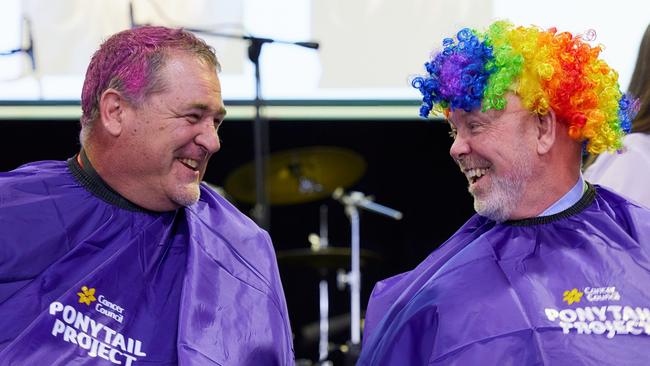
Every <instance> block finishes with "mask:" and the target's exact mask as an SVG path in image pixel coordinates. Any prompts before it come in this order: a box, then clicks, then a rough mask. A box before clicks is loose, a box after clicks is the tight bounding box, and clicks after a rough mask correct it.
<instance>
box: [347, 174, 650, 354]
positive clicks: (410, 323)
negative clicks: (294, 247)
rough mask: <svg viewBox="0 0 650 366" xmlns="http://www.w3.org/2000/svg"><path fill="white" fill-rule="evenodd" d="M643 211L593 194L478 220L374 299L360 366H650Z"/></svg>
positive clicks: (649, 228)
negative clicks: (522, 216)
mask: <svg viewBox="0 0 650 366" xmlns="http://www.w3.org/2000/svg"><path fill="white" fill-rule="evenodd" d="M649 334H650V211H649V210H647V209H645V208H642V207H640V206H638V205H636V204H633V203H630V202H628V201H627V200H625V199H624V198H622V197H620V196H618V195H617V194H615V193H613V192H611V191H609V190H607V189H604V188H602V187H598V186H595V187H594V186H589V188H588V190H587V191H586V193H585V194H584V195H583V197H582V198H581V199H580V200H579V201H578V202H577V203H576V204H575V205H574V206H573V207H571V208H569V209H567V210H566V211H563V212H561V213H558V214H555V215H552V216H546V217H538V218H532V219H527V220H521V221H512V222H506V223H503V224H496V223H495V222H494V221H490V220H488V219H486V218H484V217H481V216H479V215H475V216H473V217H472V218H471V219H470V220H469V221H468V222H467V223H466V224H465V225H464V226H463V227H461V228H460V229H459V230H458V231H457V232H456V233H455V234H454V235H453V236H452V237H451V238H450V239H449V240H448V241H447V242H445V243H444V244H443V245H442V246H441V247H440V248H439V249H437V250H436V251H434V252H433V253H432V254H431V255H430V256H429V257H428V258H427V259H425V260H424V262H422V263H421V264H420V265H419V266H418V267H416V268H415V269H414V270H412V271H410V272H406V273H403V274H400V275H397V276H395V277H392V278H389V279H386V280H384V281H382V282H379V283H378V284H377V285H376V286H375V288H374V290H373V293H372V295H371V298H370V303H369V306H368V311H367V314H366V322H365V329H364V340H363V347H362V354H361V357H360V360H359V363H358V364H359V365H410V366H416V365H463V366H465V365H527V366H528V365H571V366H576V365H650V335H649Z"/></svg>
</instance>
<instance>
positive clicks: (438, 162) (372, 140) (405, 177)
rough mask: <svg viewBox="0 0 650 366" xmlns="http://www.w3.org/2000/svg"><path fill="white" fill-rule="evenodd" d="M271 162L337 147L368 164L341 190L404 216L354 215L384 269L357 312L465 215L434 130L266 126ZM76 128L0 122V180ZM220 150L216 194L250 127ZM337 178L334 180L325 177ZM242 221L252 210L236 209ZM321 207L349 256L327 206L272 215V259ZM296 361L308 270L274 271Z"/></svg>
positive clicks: (365, 123)
mask: <svg viewBox="0 0 650 366" xmlns="http://www.w3.org/2000/svg"><path fill="white" fill-rule="evenodd" d="M269 126H270V128H269V130H270V150H271V153H273V152H275V151H281V150H286V149H294V148H302V147H309V146H323V145H325V146H338V147H344V148H348V149H351V150H354V151H356V152H357V153H358V154H360V155H361V156H362V157H363V158H364V159H365V160H366V163H367V169H366V172H365V174H364V176H363V177H362V178H361V179H360V181H359V182H358V183H357V184H356V185H354V186H353V187H349V189H352V190H356V191H361V192H363V193H365V194H369V195H373V196H374V197H375V200H376V202H378V203H380V204H384V205H386V206H389V207H392V208H395V209H397V210H400V211H402V212H403V213H404V219H403V220H401V221H393V220H391V219H388V218H385V217H382V216H377V215H375V214H373V213H369V212H363V211H362V212H361V221H360V222H361V247H362V248H364V249H369V250H372V251H375V252H377V253H379V255H381V258H382V260H381V261H380V262H378V263H375V264H374V265H371V266H368V267H366V268H362V296H361V303H362V308H363V309H365V306H366V304H367V301H368V297H369V296H370V291H371V289H372V286H373V284H374V283H375V282H376V281H378V280H380V279H383V278H386V277H389V276H392V275H395V274H397V273H400V272H403V271H406V270H409V269H411V268H413V267H414V266H416V265H417V264H418V263H419V262H420V261H422V260H423V259H424V258H425V257H426V256H427V255H428V254H429V253H430V252H431V251H432V250H434V249H435V248H436V247H437V246H438V245H440V244H441V243H443V242H444V241H445V240H446V239H447V238H448V237H449V236H450V235H451V234H453V233H454V232H455V231H456V230H457V229H458V228H459V227H460V226H461V225H462V224H463V223H464V222H465V221H466V220H467V219H468V218H469V217H470V216H471V214H472V213H473V209H472V201H471V197H470V196H469V194H468V193H467V188H466V186H467V184H466V181H465V178H464V177H463V176H462V174H461V173H460V172H459V171H458V168H457V167H456V166H455V164H454V163H453V162H452V160H451V158H450V157H449V154H448V150H449V147H450V144H451V140H450V138H449V136H448V131H449V128H448V126H447V125H446V124H445V123H442V122H441V121H424V120H422V121H413V120H409V121H399V120H392V121H391V120H382V121H371V120H352V121H346V120H332V121H327V120H325V121H324V120H318V121H309V120H289V121H287V120H271V121H270V124H269ZM78 131H79V126H78V121H74V120H52V121H48V120H28V121H25V120H22V121H11V120H4V121H0V156H2V158H1V159H0V171H8V170H11V169H14V168H16V167H17V166H19V165H21V164H23V163H26V162H30V161H35V160H50V159H54V160H63V159H66V158H68V157H70V156H72V155H74V154H75V153H76V152H77V151H78V149H79V143H78ZM220 134H221V139H222V148H221V151H219V152H218V153H217V154H215V155H214V156H213V157H212V160H211V162H210V164H209V167H208V171H207V172H206V175H205V180H206V181H208V182H210V183H212V184H215V185H218V186H223V184H224V181H225V179H226V177H227V176H228V175H229V174H230V173H231V172H232V171H233V170H235V169H236V168H237V167H239V166H241V165H243V164H245V163H248V162H250V161H251V160H252V159H253V133H252V122H251V121H245V120H243V121H239V120H237V121H228V120H226V122H225V123H224V124H223V126H222V130H221V133H220ZM332 174H336V172H332ZM237 205H238V207H239V208H240V209H241V210H242V211H243V212H244V213H246V214H249V213H250V209H251V207H250V205H245V204H240V203H237ZM322 205H326V206H327V208H328V212H329V214H328V218H329V239H330V245H332V246H342V247H349V243H350V225H349V221H348V219H347V217H346V216H345V214H344V212H343V207H342V205H341V204H340V203H338V202H337V201H334V200H332V199H323V200H321V201H316V202H308V203H303V204H296V205H287V206H272V207H271V230H270V233H271V237H272V239H273V242H274V245H275V248H276V251H278V252H281V251H283V250H288V249H297V248H308V247H309V243H308V241H307V236H308V234H309V233H318V232H319V212H320V207H321V206H322ZM280 271H281V274H282V279H283V284H284V290H285V293H286V297H287V303H288V307H289V313H290V317H291V323H292V329H293V332H294V334H295V346H296V356H297V357H298V358H309V359H316V358H317V332H315V331H317V321H318V314H319V312H318V281H319V278H320V277H319V276H320V275H319V274H318V272H317V271H315V270H309V269H305V268H294V267H290V266H287V265H281V266H280ZM335 277H336V276H335V273H329V274H327V275H326V278H327V279H328V280H329V281H330V285H329V286H330V291H329V297H330V315H331V317H332V318H334V319H335V320H336V321H334V322H333V323H332V324H331V325H330V326H331V332H332V334H331V336H330V340H331V341H332V342H333V343H334V344H336V345H338V344H344V343H345V342H346V341H347V340H349V323H348V320H347V319H348V317H349V301H350V300H349V291H348V290H347V289H345V290H339V289H337V288H336V281H335Z"/></svg>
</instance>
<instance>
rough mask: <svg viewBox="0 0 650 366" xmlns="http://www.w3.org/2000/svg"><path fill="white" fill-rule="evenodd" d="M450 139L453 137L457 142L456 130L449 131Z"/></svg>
mask: <svg viewBox="0 0 650 366" xmlns="http://www.w3.org/2000/svg"><path fill="white" fill-rule="evenodd" d="M449 137H451V138H452V139H454V140H455V139H456V130H451V131H449Z"/></svg>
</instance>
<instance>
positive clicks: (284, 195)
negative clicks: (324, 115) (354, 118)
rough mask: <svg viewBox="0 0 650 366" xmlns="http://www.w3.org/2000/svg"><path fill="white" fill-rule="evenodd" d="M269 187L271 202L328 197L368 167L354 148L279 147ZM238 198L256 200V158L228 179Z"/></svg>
mask: <svg viewBox="0 0 650 366" xmlns="http://www.w3.org/2000/svg"><path fill="white" fill-rule="evenodd" d="M267 159H268V160H267V164H268V165H267V175H266V180H265V181H266V188H267V192H268V196H269V204H271V205H289V204H296V203H303V202H309V201H315V200H319V199H323V198H325V197H328V196H329V195H331V194H332V192H334V190H335V189H336V188H338V187H343V188H346V187H349V186H351V185H353V184H354V183H356V182H357V181H358V180H359V179H360V178H361V176H362V175H363V173H364V172H365V169H366V163H365V161H364V159H363V158H362V157H361V156H360V155H359V154H357V153H355V152H354V151H352V150H349V149H344V148H340V147H333V146H315V147H306V148H300V149H292V150H285V151H279V152H276V153H273V154H271V155H270V156H269V157H268V158H267ZM225 188H226V191H227V192H228V193H229V194H230V195H232V196H233V197H235V199H237V200H239V201H241V202H245V203H250V204H253V203H255V200H256V196H255V162H254V161H253V162H249V163H247V164H245V165H243V166H241V167H239V168H237V169H236V170H235V171H234V172H232V173H231V174H230V175H229V176H228V177H227V178H226V182H225Z"/></svg>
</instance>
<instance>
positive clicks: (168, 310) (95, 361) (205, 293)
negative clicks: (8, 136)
mask: <svg viewBox="0 0 650 366" xmlns="http://www.w3.org/2000/svg"><path fill="white" fill-rule="evenodd" d="M89 187H92V189H90V188H89ZM91 191H92V193H91ZM115 195H116V193H114V192H112V191H111V190H110V189H108V190H107V189H105V188H104V189H98V188H97V182H96V181H93V178H92V176H89V175H88V174H87V173H85V172H84V170H83V169H81V168H80V166H79V164H77V163H76V160H75V159H71V160H70V161H68V162H67V163H66V162H56V161H43V162H36V163H31V164H27V165H24V166H22V167H20V168H18V169H16V170H14V171H11V172H8V173H0V365H3V366H4V365H106V366H108V365H177V364H180V365H292V364H293V363H294V361H293V349H292V338H291V331H290V327H289V321H288V316H287V308H286V303H285V299H284V293H283V290H282V286H281V283H280V277H279V273H278V269H277V264H276V259H275V254H274V250H273V247H272V244H271V242H270V239H269V237H268V235H267V234H266V232H264V231H263V230H261V229H259V228H258V227H257V226H256V225H255V224H254V223H253V222H252V221H250V220H249V219H248V218H247V217H245V216H244V215H242V214H241V213H240V212H239V211H237V210H236V209H235V208H234V207H233V206H232V205H230V204H229V203H228V202H227V201H226V200H224V199H223V198H222V197H220V196H219V195H217V194H216V193H214V192H213V191H212V190H210V189H209V188H207V187H205V186H203V185H202V186H201V198H200V200H199V202H197V203H196V204H194V205H192V206H190V207H186V208H183V209H178V210H176V211H174V212H166V213H153V212H148V211H145V210H143V209H139V210H138V208H137V206H133V207H128V206H127V207H123V206H121V205H117V204H115V203H114V202H113V201H112V199H113V198H115V197H114V196H115ZM118 196H119V195H118ZM99 197H101V198H99ZM118 198H119V197H118ZM122 199H123V198H122ZM109 202H110V203H109ZM127 202H128V201H127ZM131 205H132V204H131Z"/></svg>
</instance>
